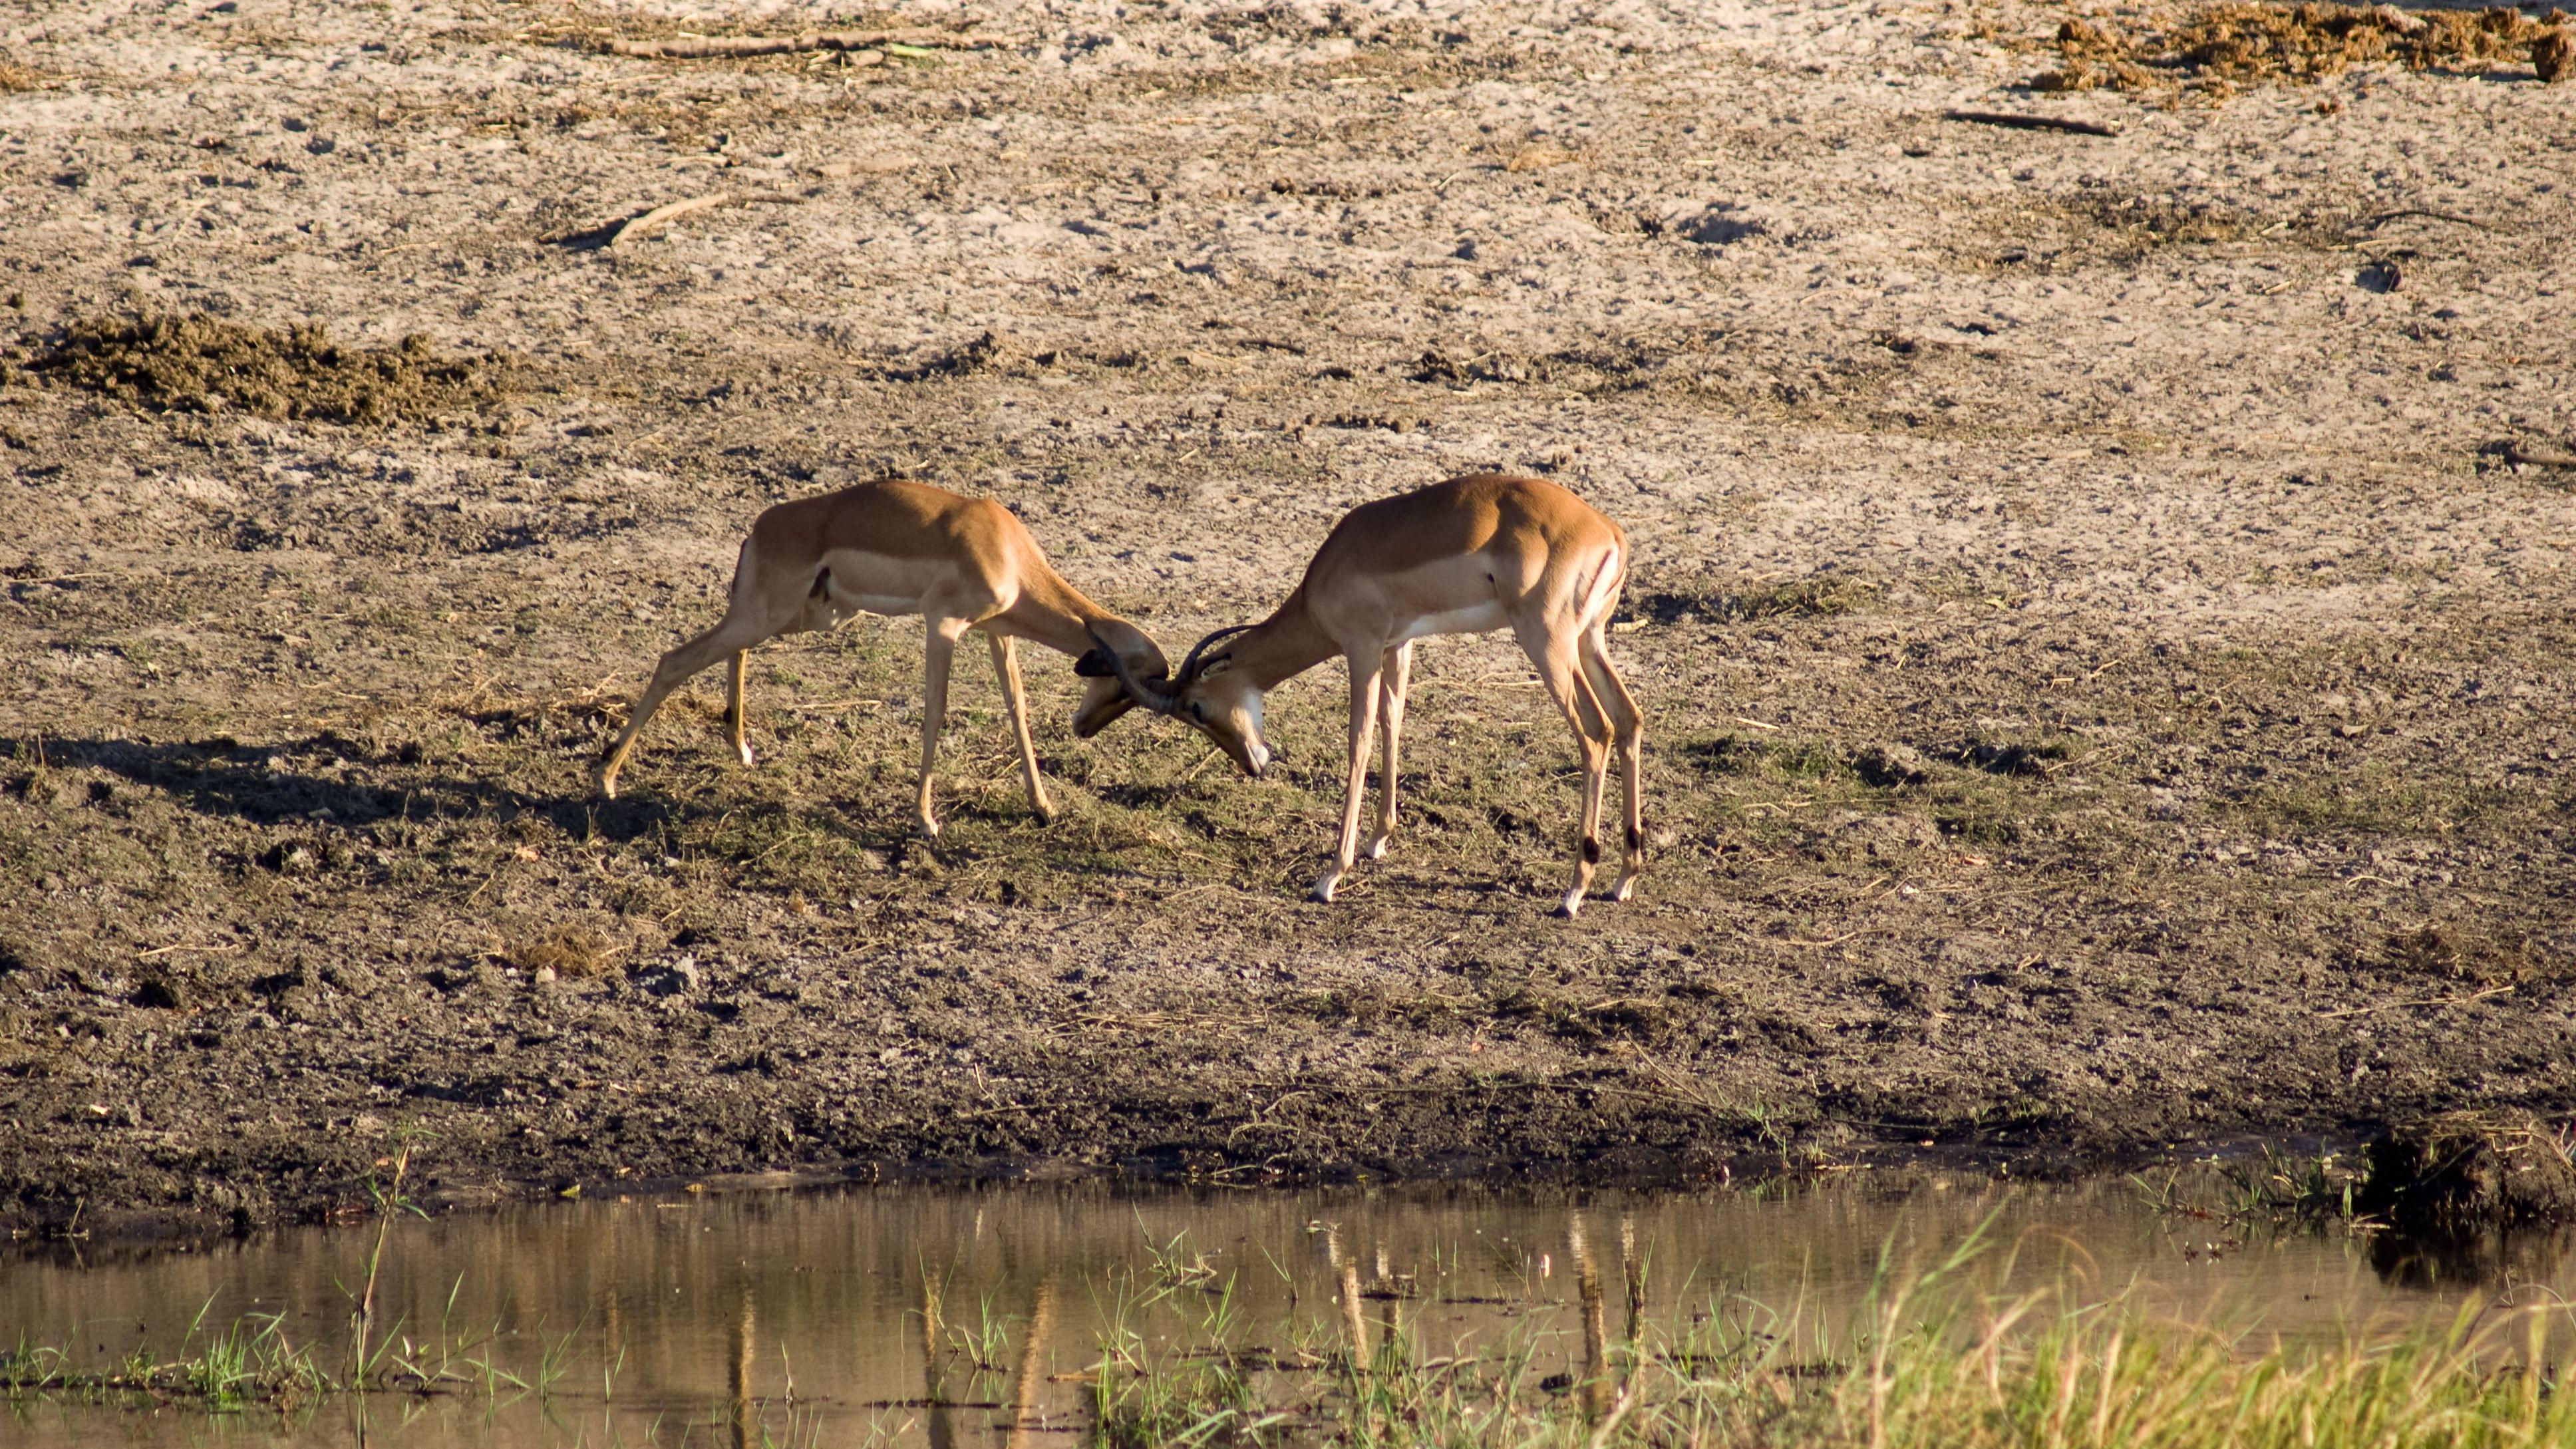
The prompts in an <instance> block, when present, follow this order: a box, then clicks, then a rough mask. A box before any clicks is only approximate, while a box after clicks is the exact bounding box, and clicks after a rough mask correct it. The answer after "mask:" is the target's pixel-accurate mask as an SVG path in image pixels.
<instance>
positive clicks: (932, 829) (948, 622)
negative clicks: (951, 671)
mask: <svg viewBox="0 0 2576 1449" xmlns="http://www.w3.org/2000/svg"><path fill="white" fill-rule="evenodd" d="M928 623H929V626H930V629H929V635H928V637H927V638H925V639H924V640H923V641H922V647H921V797H920V799H919V801H918V802H917V803H916V804H915V806H914V809H913V813H914V815H915V816H917V817H918V819H919V821H920V824H921V833H922V834H924V835H927V836H929V837H930V838H931V839H933V840H937V839H938V838H939V820H938V818H937V817H936V816H934V815H932V814H931V813H930V767H931V765H932V764H933V763H934V762H935V761H937V760H938V758H939V725H940V721H942V720H944V719H946V718H947V717H948V666H949V665H950V664H951V663H952V662H953V661H954V660H955V659H956V657H957V636H958V635H960V634H963V633H965V632H966V621H965V620H963V619H953V618H951V619H931V620H929V621H928Z"/></svg>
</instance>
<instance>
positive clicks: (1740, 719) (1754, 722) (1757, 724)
mask: <svg viewBox="0 0 2576 1449" xmlns="http://www.w3.org/2000/svg"><path fill="white" fill-rule="evenodd" d="M1727 718H1728V719H1731V720H1733V721H1735V722H1736V723H1737V724H1740V725H1751V726H1752V727H1754V728H1755V729H1757V730H1769V731H1770V732H1771V733H1773V734H1775V735H1776V734H1778V733H1779V732H1780V727H1779V726H1778V725H1775V724H1764V723H1763V722H1762V721H1760V720H1758V719H1746V718H1745V717H1744V716H1742V715H1740V714H1731V715H1728V716H1727Z"/></svg>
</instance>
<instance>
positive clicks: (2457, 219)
mask: <svg viewBox="0 0 2576 1449" xmlns="http://www.w3.org/2000/svg"><path fill="white" fill-rule="evenodd" d="M2409 216H2421V217H2425V218H2428V219H2430V220H2433V221H2447V222H2450V223H2452V224H2453V225H2456V226H2468V227H2475V228H2477V229H2478V230H2479V231H2502V230H2503V229H2504V228H2502V227H2499V226H2493V225H2490V224H2488V223H2486V222H2483V221H2479V220H2477V219H2476V218H2475V217H2467V216H2461V215H2459V214H2458V213H2456V212H2449V211H2427V210H2425V209H2424V208H2423V207H2420V206H2409V207H2406V208H2404V209H2402V210H2398V211H2383V212H2381V213H2380V214H2379V215H2377V216H2374V217H2372V218H2371V219H2370V220H2368V221H2365V222H2363V223H2362V225H2363V226H2365V227H2368V228H2369V229H2371V230H2372V231H2377V230H2379V225H2380V223H2381V222H2387V221H2397V220H2399V219H2401V218H2404V217H2409Z"/></svg>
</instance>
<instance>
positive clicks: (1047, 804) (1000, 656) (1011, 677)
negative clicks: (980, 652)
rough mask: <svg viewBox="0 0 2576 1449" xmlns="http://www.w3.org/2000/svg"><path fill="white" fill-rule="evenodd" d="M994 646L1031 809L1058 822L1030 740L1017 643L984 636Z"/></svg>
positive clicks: (1008, 638) (1043, 818)
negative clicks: (1021, 686)
mask: <svg viewBox="0 0 2576 1449" xmlns="http://www.w3.org/2000/svg"><path fill="white" fill-rule="evenodd" d="M984 637H985V639H986V640H987V641H989V642H990V643H991V644H992V646H993V672H994V673H995V674H997V675H999V676H1001V680H1002V699H1003V701H1004V702H1005V703H1007V704H1008V705H1010V707H1011V730H1012V732H1013V733H1015V734H1017V735H1018V736H1019V738H1020V773H1021V774H1022V775H1024V776H1026V777H1028V782H1029V808H1030V809H1032V810H1035V811H1036V812H1037V813H1038V819H1039V820H1040V821H1042V822H1043V821H1048V820H1053V819H1054V818H1055V804H1054V802H1052V801H1050V800H1048V799H1047V792H1046V781H1044V780H1042V779H1040V778H1039V777H1038V747H1037V742H1036V741H1034V740H1032V739H1030V738H1029V701H1028V697H1027V696H1026V695H1025V694H1024V693H1022V691H1021V688H1020V654H1019V650H1018V648H1017V647H1016V645H1017V643H1018V641H1016V640H1014V639H1013V638H1011V636H1010V635H1008V634H987V635H985V636H984Z"/></svg>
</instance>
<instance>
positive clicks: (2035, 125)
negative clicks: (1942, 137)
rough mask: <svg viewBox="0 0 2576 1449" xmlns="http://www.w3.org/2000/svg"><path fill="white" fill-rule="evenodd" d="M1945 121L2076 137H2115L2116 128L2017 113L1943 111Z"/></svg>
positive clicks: (2097, 122)
mask: <svg viewBox="0 0 2576 1449" xmlns="http://www.w3.org/2000/svg"><path fill="white" fill-rule="evenodd" d="M1941 118H1942V119H1943V120H1945V121H1966V122H1968V123H1969V124H1971V125H1977V126H2010V127H2011V128H2012V129H2014V130H2016V131H2071V132H2073V133H2075V134H2076V135H2078V136H2116V135H2118V134H2120V128H2119V127H2117V126H2106V125H2103V124H2102V123H2101V122H2099V121H2074V120H2069V119H2067V118H2066V117H2064V116H2025V115H2023V114H2021V113H2020V112H2018V111H1944V112H1942V113H1941Z"/></svg>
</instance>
